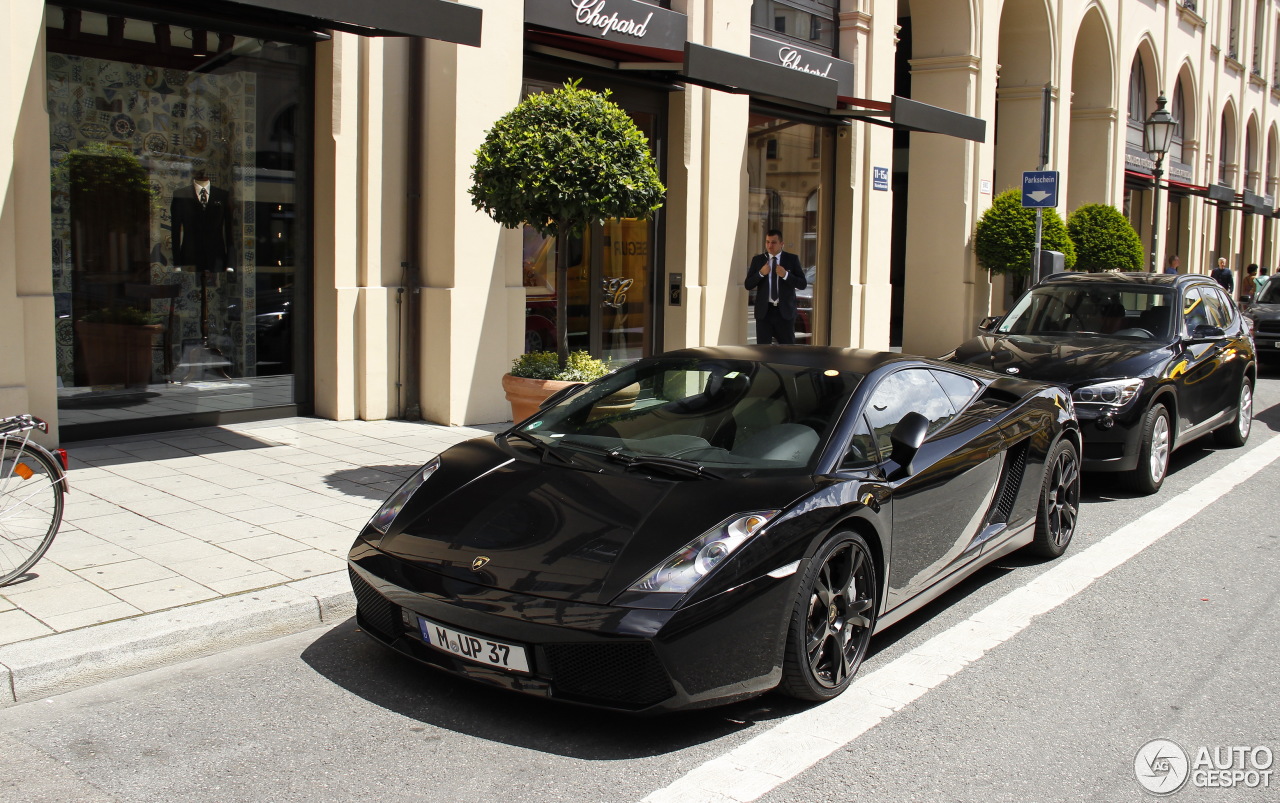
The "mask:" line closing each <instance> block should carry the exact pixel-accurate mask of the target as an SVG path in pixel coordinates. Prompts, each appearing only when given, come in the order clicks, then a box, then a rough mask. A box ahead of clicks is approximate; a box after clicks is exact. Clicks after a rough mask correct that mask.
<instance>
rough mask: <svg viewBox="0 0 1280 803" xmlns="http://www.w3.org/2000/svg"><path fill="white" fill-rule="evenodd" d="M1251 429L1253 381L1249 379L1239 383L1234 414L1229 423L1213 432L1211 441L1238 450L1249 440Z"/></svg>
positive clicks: (1246, 378)
mask: <svg viewBox="0 0 1280 803" xmlns="http://www.w3.org/2000/svg"><path fill="white" fill-rule="evenodd" d="M1252 428H1253V381H1252V380H1250V379H1249V377H1247V376H1246V377H1245V378H1244V382H1241V383H1240V397H1239V399H1237V401H1236V414H1235V416H1234V417H1233V418H1232V419H1231V423H1230V424H1227V425H1226V426H1225V427H1221V428H1219V429H1215V430H1214V431H1213V439H1214V440H1215V441H1217V442H1218V444H1219V445H1221V446H1226V447H1228V448H1231V449H1238V448H1239V447H1241V446H1244V444H1245V441H1247V440H1249V430H1250V429H1252Z"/></svg>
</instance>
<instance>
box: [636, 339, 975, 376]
mask: <svg viewBox="0 0 1280 803" xmlns="http://www.w3.org/2000/svg"><path fill="white" fill-rule="evenodd" d="M657 356H659V357H696V358H699V359H712V360H716V359H719V360H753V361H756V362H770V363H778V364H782V365H799V366H803V367H805V368H823V369H827V368H830V369H835V370H839V371H852V372H854V373H857V374H869V373H871V372H872V371H874V370H875V369H877V368H879V367H880V366H882V365H886V364H888V363H893V362H908V361H910V362H928V363H930V364H934V365H939V366H942V365H943V364H942V363H939V362H937V361H936V360H929V359H927V358H924V357H919V356H916V355H914V354H899V353H897V352H892V351H876V350H874V349H845V348H838V347H836V346H772V345H771V346H703V347H700V348H688V349H679V350H676V351H668V352H666V353H664V354H660V355H657ZM945 367H953V366H951V365H950V364H947V365H946V366H945Z"/></svg>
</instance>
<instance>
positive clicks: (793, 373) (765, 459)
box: [508, 357, 862, 479]
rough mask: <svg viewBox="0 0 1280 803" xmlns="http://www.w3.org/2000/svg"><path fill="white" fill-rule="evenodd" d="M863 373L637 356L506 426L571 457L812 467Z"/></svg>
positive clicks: (666, 468) (699, 466) (624, 462)
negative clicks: (525, 418) (514, 424)
mask: <svg viewBox="0 0 1280 803" xmlns="http://www.w3.org/2000/svg"><path fill="white" fill-rule="evenodd" d="M861 379H862V377H861V375H859V374H856V373H852V372H848V371H837V370H823V369H821V368H814V367H809V366H797V365H784V364H776V363H760V362H754V361H748V360H721V359H716V360H711V359H688V358H662V357H659V358H654V359H648V360H640V361H639V362H636V363H633V364H632V365H629V366H627V367H625V368H622V369H621V370H619V371H617V372H615V373H613V374H610V375H609V376H606V377H605V378H603V379H601V380H599V381H597V382H594V383H592V384H591V385H589V386H587V387H586V388H585V389H583V390H581V391H579V392H578V393H577V394H576V395H574V396H571V397H570V398H568V399H566V400H565V401H563V402H561V403H559V404H557V405H554V406H552V407H550V408H548V409H546V410H542V411H541V412H539V413H538V415H536V416H535V417H533V418H531V419H529V420H528V421H526V422H524V423H523V424H522V425H521V426H519V427H517V428H515V429H513V430H510V431H509V433H508V440H510V439H512V438H514V439H517V440H521V441H525V442H528V443H531V444H533V445H535V446H537V447H538V448H539V449H541V450H542V451H543V453H544V455H545V456H546V457H547V458H548V459H554V460H558V461H559V462H561V463H564V464H566V465H576V466H578V467H582V468H589V469H596V470H598V469H601V468H609V467H611V466H615V467H617V468H618V470H628V469H635V470H643V471H645V472H647V473H663V474H664V475H675V476H686V477H697V478H704V479H716V478H722V477H727V476H736V477H742V476H748V475H754V474H758V473H762V472H763V473H788V474H794V473H798V472H805V473H812V470H813V467H814V465H815V464H816V462H817V460H818V457H819V456H820V453H821V449H820V446H821V444H822V443H824V442H825V441H826V439H827V437H828V436H829V434H830V432H831V430H832V428H833V427H834V425H835V422H836V420H837V419H838V418H839V417H840V414H841V413H842V412H843V410H844V408H845V405H846V404H847V403H848V400H849V397H850V396H851V395H852V394H853V391H854V389H855V388H856V387H857V386H858V382H859V381H861Z"/></svg>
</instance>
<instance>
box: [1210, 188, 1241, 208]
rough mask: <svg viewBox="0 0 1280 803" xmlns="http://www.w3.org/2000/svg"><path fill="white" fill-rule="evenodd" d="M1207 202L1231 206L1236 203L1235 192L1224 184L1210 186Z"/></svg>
mask: <svg viewBox="0 0 1280 803" xmlns="http://www.w3.org/2000/svg"><path fill="white" fill-rule="evenodd" d="M1209 200H1210V201H1213V202H1215V203H1219V204H1233V203H1235V202H1236V191H1235V190H1233V189H1231V188H1230V187H1228V186H1227V185H1226V184H1210V185H1209Z"/></svg>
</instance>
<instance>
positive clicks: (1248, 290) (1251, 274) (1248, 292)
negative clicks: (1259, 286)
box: [1240, 263, 1258, 310]
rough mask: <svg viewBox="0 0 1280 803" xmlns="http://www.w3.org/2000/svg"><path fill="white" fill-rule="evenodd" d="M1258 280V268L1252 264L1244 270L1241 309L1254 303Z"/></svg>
mask: <svg viewBox="0 0 1280 803" xmlns="http://www.w3.org/2000/svg"><path fill="white" fill-rule="evenodd" d="M1257 278H1258V266H1257V265H1254V264H1252V263H1251V264H1250V265H1249V267H1247V268H1245V269H1244V276H1242V277H1240V309H1242V310H1243V309H1244V308H1245V307H1247V306H1249V305H1250V304H1252V303H1253V286H1254V280H1255V279H1257Z"/></svg>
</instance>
